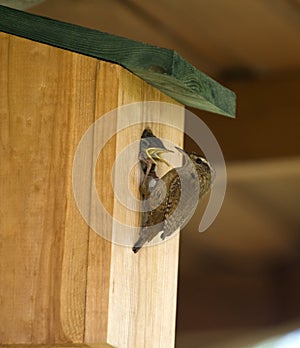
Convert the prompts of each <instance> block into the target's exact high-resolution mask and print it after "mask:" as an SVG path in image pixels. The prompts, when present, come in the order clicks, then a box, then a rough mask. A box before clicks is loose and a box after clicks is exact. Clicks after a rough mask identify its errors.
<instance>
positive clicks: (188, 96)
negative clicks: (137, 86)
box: [0, 6, 236, 117]
mask: <svg viewBox="0 0 300 348" xmlns="http://www.w3.org/2000/svg"><path fill="white" fill-rule="evenodd" d="M0 31H3V32H6V33H9V34H12V35H17V36H20V37H24V38H27V39H30V40H33V41H38V42H41V43H44V44H48V45H52V46H56V47H59V48H62V49H67V50H70V51H74V52H77V53H81V54H84V55H88V56H91V57H94V58H98V59H101V60H105V61H109V62H112V63H116V64H119V65H121V66H123V67H124V68H126V69H128V70H129V71H131V72H132V73H133V74H135V75H137V76H139V77H140V78H141V79H143V80H145V81H147V82H148V83H149V84H151V85H153V86H155V87H156V88H157V89H159V90H160V91H162V92H164V93H165V94H167V95H169V96H170V97H172V98H174V99H175V100H177V101H179V102H180V103H182V104H185V105H188V106H192V107H195V108H198V109H201V110H206V111H210V112H214V113H218V114H221V115H226V116H229V117H235V110H236V97H235V94H234V93H233V92H232V91H230V90H229V89H227V88H225V87H223V86H222V85H220V84H219V83H218V82H216V81H215V80H213V79H212V78H210V77H209V76H207V75H205V74H204V73H202V72H201V71H199V70H198V69H196V68H195V67H194V66H192V65H191V64H189V63H188V62H187V61H185V60H184V59H183V58H182V57H180V56H179V55H178V54H177V53H176V52H175V51H173V50H170V49H166V48H161V47H156V46H152V45H149V44H145V43H142V42H138V41H135V40H130V39H127V38H124V37H120V36H116V35H111V34H108V33H103V32H100V31H98V30H94V29H89V28H85V27H82V26H78V25H74V24H70V23H65V22H61V21H57V20H54V19H51V18H47V17H41V16H37V15H33V14H30V13H26V12H22V11H18V10H15V9H11V8H8V7H5V6H0Z"/></svg>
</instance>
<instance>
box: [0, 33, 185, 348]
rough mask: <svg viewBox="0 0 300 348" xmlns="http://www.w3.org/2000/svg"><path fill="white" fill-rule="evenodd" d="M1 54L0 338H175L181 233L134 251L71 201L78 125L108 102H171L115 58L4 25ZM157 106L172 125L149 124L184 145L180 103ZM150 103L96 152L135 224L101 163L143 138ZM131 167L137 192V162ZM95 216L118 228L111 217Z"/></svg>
mask: <svg viewBox="0 0 300 348" xmlns="http://www.w3.org/2000/svg"><path fill="white" fill-rule="evenodd" d="M0 65H1V70H0V84H1V88H0V132H1V133H0V135H1V138H0V143H1V147H0V152H1V154H0V159H1V161H0V192H1V201H0V303H1V311H0V344H2V345H8V344H27V345H32V344H46V345H52V344H67V343H70V342H73V343H78V344H81V343H85V344H92V343H93V344H95V343H97V342H108V343H109V344H112V345H113V346H116V347H154V346H155V347H172V346H173V345H174V336H175V312H176V291H177V266H178V242H179V234H177V235H176V236H175V237H173V238H171V239H170V240H169V241H167V242H165V243H163V244H160V245H158V246H153V247H149V248H145V249H144V250H142V252H140V254H139V255H135V254H133V252H132V251H131V248H130V247H124V246H119V245H116V244H112V243H110V242H109V241H107V240H105V239H103V238H101V237H100V236H99V235H98V234H96V233H95V232H94V231H93V230H91V229H90V228H89V226H88V225H87V224H86V222H85V221H84V219H83V218H82V217H81V215H80V212H79V210H78V209H77V206H76V202H75V199H74V196H73V192H72V165H73V158H74V154H75V151H76V148H77V145H78V143H79V141H80V139H81V137H82V136H83V134H84V133H85V132H86V130H87V129H88V127H89V126H90V125H91V124H92V123H93V122H94V121H95V120H97V119H98V118H99V117H102V115H103V114H105V113H106V112H108V111H110V110H112V109H114V108H116V107H118V106H121V105H124V104H128V103H132V102H137V101H148V100H156V101H165V102H169V103H175V102H174V101H173V100H171V99H170V98H169V97H167V96H165V95H163V94H162V93H160V92H159V91H158V90H156V89H155V88H153V87H151V86H150V85H148V84H147V83H146V82H144V81H142V80H141V79H139V78H138V77H136V76H134V75H132V74H131V73H130V72H128V71H127V70H125V69H123V68H122V67H120V66H117V65H113V64H110V63H107V62H103V61H99V60H97V59H94V58H91V57H87V56H84V55H80V54H77V53H72V52H69V51H66V50H62V49H59V48H54V47H51V46H48V45H44V44H41V43H37V42H34V41H30V40H27V39H23V38H19V37H16V36H13V35H8V34H4V33H1V34H0ZM175 105H178V104H177V103H175ZM157 112H158V114H157V115H156V117H158V118H161V119H162V120H163V119H164V118H166V117H169V118H170V119H169V121H170V122H172V124H173V125H174V126H175V127H178V129H176V128H172V127H167V126H164V125H159V124H153V125H152V126H153V131H154V132H155V134H157V135H158V136H160V137H165V138H168V139H170V140H172V141H174V143H176V144H177V145H179V146H182V142H183V134H182V132H181V131H180V130H181V129H183V120H184V108H183V107H177V108H176V109H174V114H172V115H167V116H166V115H165V113H163V112H162V110H160V109H157ZM146 113H147V110H144V111H143V110H142V111H141V114H140V116H139V117H140V123H139V124H137V125H136V126H134V127H130V128H128V129H125V130H123V131H122V132H120V134H119V133H118V134H116V136H115V137H113V138H112V139H111V140H110V141H109V142H108V143H107V145H106V146H105V148H104V149H103V152H102V153H101V155H100V156H99V159H98V161H97V163H96V186H97V190H98V194H99V197H100V198H101V199H103V200H105V205H106V207H107V210H108V211H109V212H110V213H111V214H113V216H119V217H120V218H121V219H123V220H124V221H125V222H126V223H133V224H138V223H139V214H138V213H132V212H130V211H125V210H121V208H120V205H119V203H118V202H117V199H116V197H115V196H114V192H113V189H112V187H111V186H110V185H109V183H108V181H107V175H109V176H110V174H111V173H110V171H111V167H112V164H113V162H114V161H115V158H116V156H117V154H118V153H119V152H120V151H121V150H122V149H123V148H124V146H126V145H129V144H130V143H131V142H133V141H137V140H139V138H140V135H141V132H142V130H143V128H144V127H145V126H146V123H145V121H144V120H145V114H146ZM120 121H121V120H120V119H118V118H117V120H116V123H110V124H107V125H106V126H105V127H103V129H102V130H101V132H106V131H107V129H106V127H108V128H110V129H116V127H117V123H118V122H120ZM147 125H148V123H147ZM103 134H104V133H103ZM94 136H95V137H99V136H100V137H101V134H95V135H94ZM92 155H93V153H92V151H91V152H90V153H88V152H87V153H86V157H87V158H90V159H92ZM91 163H92V162H91ZM166 169H167V168H163V169H162V170H166ZM91 170H92V168H87V171H91ZM132 173H133V176H132V177H131V179H130V180H131V187H132V191H133V193H134V194H135V195H137V196H138V184H139V180H140V177H139V171H138V167H136V168H135V169H134V170H133V172H132ZM121 174H122V172H118V173H116V174H115V176H114V178H113V179H114V181H115V182H117V183H118V181H119V175H121ZM100 218H102V217H100ZM102 221H103V224H104V225H105V227H106V228H108V229H109V230H110V231H111V233H114V229H115V226H114V223H113V222H112V221H108V220H105V218H104V217H103V220H102ZM99 345H100V344H99Z"/></svg>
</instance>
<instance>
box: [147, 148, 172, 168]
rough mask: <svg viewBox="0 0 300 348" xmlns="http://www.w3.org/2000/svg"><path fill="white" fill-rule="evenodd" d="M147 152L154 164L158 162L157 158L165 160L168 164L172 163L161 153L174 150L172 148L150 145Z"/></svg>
mask: <svg viewBox="0 0 300 348" xmlns="http://www.w3.org/2000/svg"><path fill="white" fill-rule="evenodd" d="M145 152H146V154H147V156H148V157H149V158H150V159H151V161H152V162H153V163H154V164H157V162H156V161H155V159H157V160H160V161H161V162H164V163H165V164H166V165H168V166H169V167H170V164H169V163H168V162H167V161H166V160H165V159H164V158H162V157H161V155H162V154H163V153H167V152H173V151H172V150H168V149H162V148H160V147H148V149H146V151H145ZM154 158H155V159H154Z"/></svg>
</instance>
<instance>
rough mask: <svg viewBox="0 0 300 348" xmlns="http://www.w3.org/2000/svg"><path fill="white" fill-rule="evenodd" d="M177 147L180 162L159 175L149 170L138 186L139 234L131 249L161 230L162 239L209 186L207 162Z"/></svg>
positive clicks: (210, 172) (188, 213) (180, 222)
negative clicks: (181, 160) (140, 210)
mask: <svg viewBox="0 0 300 348" xmlns="http://www.w3.org/2000/svg"><path fill="white" fill-rule="evenodd" d="M176 149H177V150H178V151H180V152H181V153H182V154H183V166H182V167H180V168H173V169H171V170H170V171H169V172H167V173H166V174H165V175H163V176H162V177H161V178H160V179H159V178H158V177H157V176H156V174H155V171H149V174H148V175H147V176H145V178H144V180H143V183H142V185H141V187H140V191H141V195H142V198H143V211H144V212H143V213H142V228H141V231H140V236H139V238H138V240H137V242H136V243H135V244H134V246H133V248H132V250H133V252H134V253H137V252H138V251H139V249H141V247H142V246H143V245H144V244H145V243H146V242H150V241H151V240H152V239H153V238H154V237H155V236H156V235H158V234H159V233H160V232H162V233H161V238H162V239H165V238H166V237H168V236H170V235H171V234H172V233H174V232H175V231H176V230H177V229H178V228H179V227H182V226H183V225H184V224H185V223H187V222H188V221H189V220H190V218H191V217H192V215H193V214H194V211H195V209H196V207H197V203H198V201H199V199H200V198H201V197H202V196H203V195H204V194H205V193H206V192H208V191H209V189H210V187H211V184H212V179H213V173H214V172H213V169H212V167H211V165H210V164H209V162H208V161H207V160H206V159H205V158H203V157H200V156H198V155H196V154H194V153H192V154H190V155H188V154H187V153H186V152H184V151H183V150H182V149H179V148H176Z"/></svg>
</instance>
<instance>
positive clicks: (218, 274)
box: [27, 0, 300, 348]
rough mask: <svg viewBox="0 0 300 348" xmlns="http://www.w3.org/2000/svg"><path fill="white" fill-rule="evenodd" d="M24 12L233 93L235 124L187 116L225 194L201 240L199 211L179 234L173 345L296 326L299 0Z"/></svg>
mask: <svg viewBox="0 0 300 348" xmlns="http://www.w3.org/2000/svg"><path fill="white" fill-rule="evenodd" d="M27 11H29V12H31V13H35V14H39V15H43V16H47V17H51V18H55V19H59V20H63V21H67V22H71V23H75V24H79V25H83V26H86V27H90V28H95V29H98V30H101V31H105V32H109V33H112V34H116V35H121V36H125V37H128V38H131V39H136V40H139V41H143V42H147V43H151V44H154V45H158V46H163V47H167V48H171V49H174V50H176V51H177V52H178V53H179V54H181V55H182V56H183V57H184V58H185V59H186V60H188V61H189V62H190V63H192V64H193V65H195V66H196V67H197V68H198V69H199V70H201V71H203V72H205V73H206V74H208V75H210V76H212V77H213V78H214V79H216V80H218V81H219V82H221V83H222V84H224V85H226V86H227V87H229V88H230V89H232V90H234V91H235V92H236V94H237V103H238V108H237V118H236V119H229V118H225V117H222V116H219V115H214V114H209V113H207V112H201V111H198V110H193V109H191V110H192V111H193V112H194V113H196V114H197V115H199V117H201V118H202V120H203V121H205V122H206V124H207V125H208V126H209V127H210V129H211V130H212V132H213V133H214V134H215V136H216V138H217V140H218V141H219V143H220V146H221V148H222V150H223V153H224V157H225V160H226V162H227V170H228V190H227V194H226V198H225V201H224V204H223V208H222V210H221V213H220V214H219V216H218V218H217V219H216V221H215V222H214V224H213V225H212V226H211V227H210V228H209V229H208V230H207V231H206V232H205V233H203V234H200V233H196V231H197V230H198V225H199V221H200V218H201V214H202V212H203V210H204V208H205V202H203V203H202V204H201V206H200V207H199V209H198V214H196V215H195V216H194V218H193V220H192V221H191V222H190V224H189V225H188V226H187V227H186V228H185V230H184V231H183V232H182V235H181V258H180V274H179V298H178V322H177V331H178V335H177V336H178V337H177V347H178V348H180V347H189V348H192V347H205V348H208V347H211V348H212V347H222V348H224V347H225V346H226V347H227V345H226V344H228V347H234V346H236V347H242V346H244V345H242V343H239V344H238V345H234V343H232V342H233V341H232V338H235V339H237V338H238V337H242V335H244V333H245V332H246V333H247V335H248V336H247V337H248V340H246V341H245V342H247V343H249V342H250V341H251V340H252V341H251V342H254V341H255V340H257V339H258V337H260V338H261V337H263V336H264V334H263V333H264V332H268V335H269V334H270V331H261V330H272V328H273V327H278V326H280V325H281V327H282V325H285V324H286V323H294V321H295V320H297V319H299V318H300V300H299V294H300V277H299V272H300V211H299V210H300V183H299V179H300V136H299V133H300V112H299V108H300V97H299V93H300V0H243V1H237V0H185V1H182V0H152V1H141V0H139V1H138V0H122V1H121V0H110V1H108V0H107V1H105V0H80V1H79V0H51V1H50V0H46V1H44V2H42V3H40V4H38V5H36V6H34V7H31V8H29V9H27ZM186 148H187V149H188V150H192V149H193V144H192V143H191V142H190V140H189V139H186ZM297 325H298V324H297V322H295V324H289V326H288V327H289V329H291V328H293V327H297ZM258 332H260V335H258ZM272 332H273V331H272ZM249 333H252V334H251V335H250V336H249ZM226 342H227V343H226ZM228 342H231V343H228Z"/></svg>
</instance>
